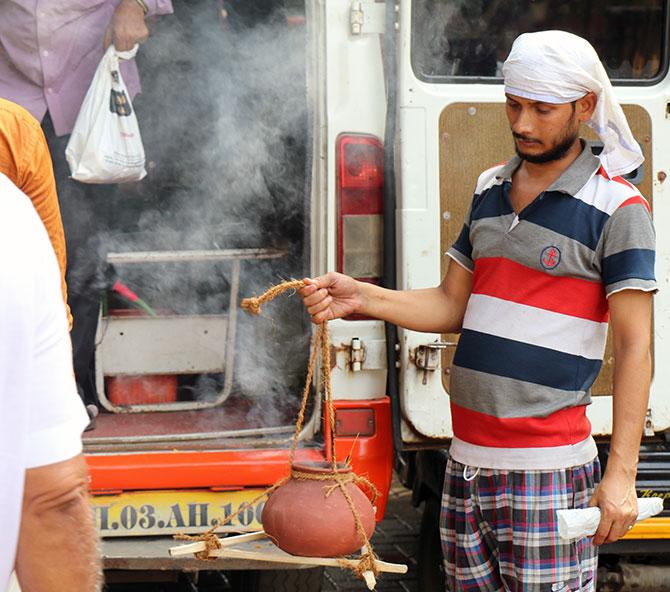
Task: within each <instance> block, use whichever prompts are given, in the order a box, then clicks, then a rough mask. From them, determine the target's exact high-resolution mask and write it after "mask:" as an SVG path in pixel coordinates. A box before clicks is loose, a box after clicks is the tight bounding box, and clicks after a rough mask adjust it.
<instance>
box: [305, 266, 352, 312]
mask: <svg viewBox="0 0 670 592" xmlns="http://www.w3.org/2000/svg"><path fill="white" fill-rule="evenodd" d="M305 283H306V284H307V286H305V287H304V288H302V289H301V290H300V291H299V294H300V296H302V299H303V301H304V303H305V306H306V307H307V312H309V314H310V315H311V317H312V322H313V323H315V324H317V325H319V324H321V323H323V322H324V321H331V320H333V319H340V318H342V317H346V316H349V315H350V314H353V313H355V312H358V311H359V310H360V308H361V306H362V304H363V298H362V295H361V290H360V287H359V282H357V281H356V280H355V279H353V278H350V277H349V276H347V275H343V274H341V273H335V272H331V273H327V274H326V275H322V276H320V277H317V278H314V279H309V278H305Z"/></svg>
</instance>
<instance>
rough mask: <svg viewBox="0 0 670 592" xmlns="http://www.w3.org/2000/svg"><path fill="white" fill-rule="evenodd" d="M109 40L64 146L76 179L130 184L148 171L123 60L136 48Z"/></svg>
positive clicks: (134, 51) (132, 54) (129, 57)
mask: <svg viewBox="0 0 670 592" xmlns="http://www.w3.org/2000/svg"><path fill="white" fill-rule="evenodd" d="M137 47H138V46H137V45H136V46H135V47H134V48H133V49H131V50H130V51H124V52H122V51H117V50H115V49H114V46H113V45H110V46H109V48H108V49H107V51H106V52H105V55H104V56H103V57H102V60H100V65H99V66H98V69H97V70H96V72H95V76H94V77H93V82H91V86H90V87H89V89H88V92H87V93H86V97H85V98H84V102H83V103H82V105H81V109H80V110H79V115H77V121H76V122H75V124H74V129H73V130H72V135H71V136H70V140H69V142H68V144H67V148H66V149H65V157H66V158H67V162H68V165H69V166H70V171H71V173H72V178H73V179H76V180H77V181H81V182H82V183H126V182H129V181H139V180H140V179H142V178H143V177H144V176H145V175H146V174H147V172H146V170H145V169H144V162H145V158H144V146H143V145H142V137H141V136H140V128H139V126H138V125H137V117H135V112H134V110H133V106H132V104H131V102H130V95H129V94H128V89H126V85H125V84H124V82H123V79H122V78H121V73H120V71H119V59H124V60H128V59H131V58H133V57H134V56H135V54H136V53H137Z"/></svg>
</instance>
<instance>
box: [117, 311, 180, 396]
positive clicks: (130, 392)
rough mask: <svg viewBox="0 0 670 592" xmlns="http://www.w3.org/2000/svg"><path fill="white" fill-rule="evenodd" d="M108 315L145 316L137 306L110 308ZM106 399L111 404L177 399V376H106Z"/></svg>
mask: <svg viewBox="0 0 670 592" xmlns="http://www.w3.org/2000/svg"><path fill="white" fill-rule="evenodd" d="M109 316H114V317H146V316H147V314H146V312H144V311H143V310H140V309H137V308H115V309H110V311H109ZM105 391H106V394H107V399H109V401H110V403H112V404H113V405H155V404H159V403H174V402H175V401H176V400H177V376H176V375H174V374H142V375H138V376H108V377H106V378H105Z"/></svg>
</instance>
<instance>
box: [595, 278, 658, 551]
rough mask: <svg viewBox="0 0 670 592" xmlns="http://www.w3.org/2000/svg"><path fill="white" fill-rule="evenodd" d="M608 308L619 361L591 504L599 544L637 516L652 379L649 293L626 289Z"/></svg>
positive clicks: (616, 535)
mask: <svg viewBox="0 0 670 592" xmlns="http://www.w3.org/2000/svg"><path fill="white" fill-rule="evenodd" d="M609 306H610V314H611V325H610V326H611V329H612V336H613V339H614V360H615V366H614V393H613V395H614V396H613V426H612V439H611V444H610V453H609V456H608V460H607V468H606V471H605V475H604V476H603V479H602V481H601V483H600V485H599V486H598V487H597V489H596V491H595V493H594V495H593V497H592V498H591V501H590V505H592V506H598V507H599V508H600V511H601V520H600V525H599V526H598V530H597V532H596V534H595V535H594V538H593V542H594V543H595V544H596V545H600V544H602V543H611V542H614V541H616V540H617V539H619V538H621V537H622V536H623V535H624V534H626V532H627V531H628V528H629V527H630V526H631V525H632V524H633V523H634V522H635V518H636V517H637V511H638V509H637V494H636V493H635V476H636V474H637V463H638V453H639V449H640V441H641V439H642V430H643V426H644V416H645V413H646V411H647V405H648V400H649V383H650V380H651V354H650V344H651V330H650V327H651V309H652V295H651V293H649V292H642V291H639V290H623V291H622V292H618V293H616V294H613V295H612V296H610V298H609Z"/></svg>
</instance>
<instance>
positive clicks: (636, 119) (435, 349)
mask: <svg viewBox="0 0 670 592" xmlns="http://www.w3.org/2000/svg"><path fill="white" fill-rule="evenodd" d="M400 4H401V9H400V16H399V20H400V22H399V29H398V44H397V46H398V77H397V79H398V88H397V93H398V135H399V137H398V138H397V141H396V146H397V150H398V154H397V169H396V177H397V188H398V197H397V208H398V212H397V221H398V227H397V236H398V288H399V289H415V288H425V287H430V286H435V285H437V284H439V282H440V279H441V278H442V277H443V275H444V274H445V272H446V269H447V266H448V264H449V261H450V259H449V258H448V257H446V256H445V255H444V253H445V251H446V250H447V249H448V248H449V247H450V245H451V244H452V243H453V242H454V241H455V240H456V238H457V236H458V234H459V232H460V230H461V227H462V225H463V221H464V218H465V214H466V212H467V209H468V207H469V204H470V201H471V199H472V192H473V188H474V186H475V182H476V180H477V177H478V175H479V173H480V172H482V171H483V170H485V169H487V168H489V167H491V166H493V165H494V164H496V163H498V162H502V161H505V160H507V159H508V158H509V157H510V156H512V155H513V153H514V146H513V143H512V138H511V134H510V131H509V126H508V123H507V120H506V116H505V110H504V94H503V86H502V79H501V67H502V63H503V61H504V59H505V56H506V55H507V53H508V51H509V49H510V47H511V44H512V41H513V40H514V39H515V38H516V36H517V35H518V34H520V33H522V32H526V31H536V30H544V29H564V30H569V31H573V32H575V33H577V34H579V35H581V36H583V37H586V38H587V39H589V40H590V41H591V42H592V43H593V45H594V46H595V48H596V50H597V51H598V53H599V55H600V56H601V58H602V60H603V63H604V65H605V67H606V69H607V71H608V73H609V75H610V78H612V79H613V81H614V84H615V91H616V94H617V96H618V98H619V100H620V102H621V103H622V105H623V108H624V111H625V113H626V115H627V117H628V120H629V123H630V126H631V128H632V130H633V134H634V136H635V138H636V139H637V141H638V142H639V143H640V145H641V146H642V149H643V151H644V155H645V162H644V164H643V166H641V167H640V168H639V169H638V170H636V171H634V172H633V173H631V174H630V175H628V178H629V180H630V181H631V182H632V183H634V184H636V185H637V186H638V187H639V189H640V191H641V193H642V194H643V195H644V196H645V197H646V198H647V199H648V200H649V201H650V202H651V203H652V208H653V210H654V216H655V218H656V221H657V228H658V231H659V236H658V254H657V262H658V263H657V277H658V279H659V283H660V284H661V285H664V284H667V281H668V279H667V278H668V263H669V262H670V257H669V250H670V248H669V247H670V241H668V239H667V238H666V237H664V235H663V230H662V229H663V228H664V225H663V222H662V220H664V219H665V218H667V216H668V215H669V214H670V210H669V209H668V205H667V204H666V203H664V201H663V200H661V199H658V197H659V196H660V195H662V193H663V191H664V189H665V185H667V183H668V181H666V174H665V171H668V167H669V166H670V152H669V151H668V148H669V147H670V146H668V143H669V142H670V134H669V133H668V131H669V129H668V127H669V125H670V123H669V120H668V118H667V117H668V116H667V113H668V104H669V103H668V100H667V97H668V96H669V94H670V83H669V82H668V80H667V71H668V59H667V49H666V48H667V41H666V40H667V30H666V29H667V27H666V24H665V23H666V20H667V13H668V11H667V6H666V3H665V2H663V1H662V0H651V1H647V2H641V1H639V2H638V1H635V2H627V3H621V2H608V1H598V2H592V1H591V0H579V1H576V2H548V1H546V2H545V1H540V2H538V1H533V0H514V1H513V2H504V3H502V2H492V3H484V2H462V1H458V0H414V1H413V2H410V0H403V1H402V2H401V3H400ZM519 15H522V16H521V17H519ZM586 137H589V135H588V134H586ZM590 139H595V138H593V137H590ZM654 198H657V199H654ZM669 313H670V297H669V296H668V294H667V293H666V292H664V291H661V292H660V293H659V295H658V296H657V297H656V299H655V310H654V319H655V321H654V326H655V334H656V335H662V334H663V332H664V330H667V329H668V325H669V324H670V321H669V319H670V314H669ZM457 342H458V335H438V334H428V335H427V334H425V333H416V332H413V331H401V332H400V345H401V360H402V361H401V384H400V408H401V415H402V423H401V428H402V430H401V431H402V439H403V442H404V444H405V446H406V447H412V446H417V445H419V444H422V443H425V442H426V441H427V440H432V441H436V442H437V443H439V442H440V441H444V440H446V439H448V438H450V437H451V435H452V431H451V419H450V413H449V397H448V393H449V373H450V366H451V363H452V359H453V355H454V351H455V346H456V344H457ZM667 348H668V345H667V342H665V343H664V342H663V341H662V340H661V339H658V338H657V339H656V340H655V343H654V356H655V358H656V359H659V360H663V359H667V356H668V354H669V353H670V352H666V351H665V350H666V349H667ZM612 370H613V357H612V349H611V343H610V345H608V349H607V352H606V354H605V363H604V365H603V369H602V372H601V374H600V376H599V378H598V380H597V382H596V384H595V386H594V389H593V394H594V395H595V396H594V398H593V404H592V405H591V406H590V407H589V417H590V419H591V421H592V424H593V433H594V435H607V434H609V433H611V426H612V413H611V400H610V399H611V393H612ZM669 385H670V368H669V367H668V365H667V364H666V365H662V364H661V365H658V366H657V367H656V369H655V381H654V385H653V388H652V397H651V403H650V412H649V417H650V419H649V422H648V423H649V430H648V432H649V431H651V432H653V431H654V430H655V431H662V430H665V429H667V428H668V427H669V426H670V404H669V403H668V401H667V398H666V400H664V399H663V393H664V389H667V387H668V386H669Z"/></svg>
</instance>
